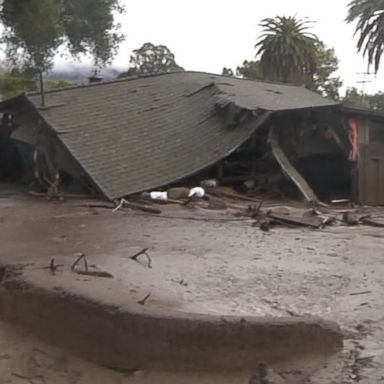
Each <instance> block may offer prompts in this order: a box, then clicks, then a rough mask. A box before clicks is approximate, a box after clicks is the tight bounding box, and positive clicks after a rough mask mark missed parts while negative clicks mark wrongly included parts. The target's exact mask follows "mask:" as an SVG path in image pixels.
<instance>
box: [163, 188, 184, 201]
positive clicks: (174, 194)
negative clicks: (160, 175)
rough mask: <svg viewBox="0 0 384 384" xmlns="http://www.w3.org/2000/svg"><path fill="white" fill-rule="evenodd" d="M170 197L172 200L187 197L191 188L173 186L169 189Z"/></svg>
mask: <svg viewBox="0 0 384 384" xmlns="http://www.w3.org/2000/svg"><path fill="white" fill-rule="evenodd" d="M167 192H168V198H169V199H172V200H178V199H185V198H187V197H188V195H189V188H185V187H173V188H169V189H168V191H167Z"/></svg>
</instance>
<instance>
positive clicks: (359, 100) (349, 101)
mask: <svg viewBox="0 0 384 384" xmlns="http://www.w3.org/2000/svg"><path fill="white" fill-rule="evenodd" d="M342 102H343V104H345V105H349V106H352V107H364V108H369V103H368V101H367V99H366V98H365V97H364V96H363V93H362V92H360V91H359V90H358V89H357V88H356V87H349V88H347V90H346V92H345V96H344V97H343V99H342Z"/></svg>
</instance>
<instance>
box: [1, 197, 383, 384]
mask: <svg viewBox="0 0 384 384" xmlns="http://www.w3.org/2000/svg"><path fill="white" fill-rule="evenodd" d="M87 203H89V202H85V201H71V202H47V201H45V200H41V199H36V198H35V199H32V198H27V197H23V196H22V195H20V196H16V197H15V196H4V197H2V198H0V242H1V262H2V263H4V262H9V263H12V264H15V263H16V264H23V265H25V267H26V268H27V269H28V270H29V271H30V273H31V274H32V275H34V278H36V279H39V280H41V281H42V282H44V281H46V282H47V284H48V285H49V284H52V283H54V284H56V285H58V286H62V287H64V288H71V289H72V290H73V289H75V290H76V291H77V292H79V293H83V294H91V293H92V294H93V295H95V294H97V292H98V290H103V294H104V295H105V294H106V292H107V294H108V295H110V297H111V299H113V300H116V299H120V300H130V301H138V300H140V299H142V298H143V297H145V296H146V295H147V294H148V293H150V294H151V295H150V297H149V299H148V301H147V302H146V305H149V306H160V307H166V308H172V309H173V310H179V311H188V312H198V313H215V314H234V315H243V314H248V315H265V314H269V315H275V316H287V315H290V316H301V315H303V314H312V315H319V316H322V317H324V318H326V319H330V320H335V321H337V322H338V323H339V324H340V325H341V327H342V329H343V331H344V333H345V337H346V341H345V345H346V348H345V351H344V354H343V359H342V361H341V363H340V364H339V365H337V369H336V368H334V367H333V368H332V369H328V370H327V368H326V367H325V369H324V373H323V376H324V377H323V378H320V376H321V374H317V376H316V377H313V378H312V382H314V383H332V382H334V383H339V382H340V383H341V382H345V383H353V382H362V383H382V382H384V347H383V345H384V330H383V318H384V311H383V309H384V299H383V297H382V292H383V286H384V277H383V276H384V264H383V258H384V252H383V250H384V231H383V229H380V228H372V227H363V226H359V227H345V226H335V227H327V228H325V229H323V230H310V229H288V228H281V227H280V228H275V229H272V230H271V231H270V232H268V233H265V232H262V231H261V230H259V229H258V228H255V227H252V225H251V224H252V221H250V220H244V219H242V218H238V217H235V216H232V215H230V214H229V213H228V212H227V213H224V212H212V211H205V210H203V209H201V208H198V209H192V208H180V207H175V206H170V207H169V206H167V207H164V208H163V214H162V215H159V216H154V215H149V214H144V213H138V212H133V211H131V210H120V211H118V212H112V211H111V210H110V209H105V208H94V207H92V208H88V207H86V206H85V205H86V204H87ZM93 203H96V202H95V201H94V202H93ZM142 248H149V250H148V254H149V255H150V257H151V261H152V268H148V266H147V259H146V257H145V256H144V257H143V256H140V257H139V259H138V261H133V260H131V259H130V258H129V257H130V256H132V255H133V254H135V253H136V252H137V251H139V250H141V249H142ZM78 252H83V253H85V254H86V255H87V258H88V262H89V263H90V264H94V265H96V266H97V267H98V268H99V269H100V270H104V271H107V272H109V273H111V274H113V275H114V277H115V278H114V279H111V280H108V282H106V281H104V280H105V279H101V278H95V277H88V276H85V277H79V276H78V275H76V274H71V273H69V272H66V271H67V270H69V266H70V265H71V263H73V261H74V260H75V259H76V256H75V254H76V253H78ZM52 257H54V258H55V261H56V263H59V264H64V267H62V268H61V270H63V269H64V271H63V272H60V270H59V271H58V272H57V274H56V275H54V276H53V275H51V274H50V272H49V270H48V269H44V268H45V267H47V266H48V265H49V261H50V260H51V258H52ZM101 280H103V282H101ZM117 285H118V289H116V287H117ZM117 296H118V297H117ZM20 332H22V331H19V330H17V331H16V330H13V329H11V328H9V326H8V325H7V326H5V325H2V326H0V349H1V353H0V373H1V375H0V378H1V377H2V378H3V379H0V382H4V383H25V382H27V383H28V382H30V383H35V384H37V383H39V384H40V383H53V382H58V383H97V382H106V380H107V377H108V380H110V381H108V382H112V383H113V382H116V383H120V382H121V383H125V382H127V383H130V382H133V383H136V382H138V383H139V382H140V383H141V382H142V383H144V382H153V380H155V381H156V380H157V381H158V382H169V383H170V382H172V381H171V380H172V379H171V377H170V376H169V375H168V376H167V375H166V376H165V377H164V375H165V374H160V373H158V374H157V376H155V377H153V376H151V375H149V376H150V377H149V376H146V375H145V374H141V375H142V376H140V374H139V375H138V376H132V375H128V376H127V374H121V373H112V372H110V371H107V370H105V369H102V368H99V367H96V366H94V365H92V364H88V363H86V362H83V361H80V360H77V359H75V358H73V357H70V356H66V355H64V352H60V351H57V350H54V349H52V347H48V346H45V347H44V348H45V349H44V348H43V351H45V352H46V353H45V352H44V353H40V352H36V351H39V350H41V349H42V347H39V346H38V344H39V342H38V341H36V340H34V341H30V338H29V336H28V337H24V336H22V335H20ZM10 338H11V339H12V338H14V340H16V341H14V342H10V341H9V340H10ZM31 340H32V339H31ZM36 344H37V346H36ZM15 345H16V346H18V347H15ZM314 348H316V346H314ZM46 349H48V350H47V351H46ZM39 356H40V357H39ZM41 356H43V357H44V356H45V357H44V358H43V357H41ZM31 359H32V360H31ZM39 359H43V362H42V363H40V362H39V361H40V360H39ZM44 359H48V363H45V362H44ZM50 359H51V360H52V359H53V362H52V363H50V362H49V361H50ZM57 359H58V361H59V363H58V362H57ZM30 361H32V362H34V363H33V364H35V368H31V367H30V366H29V365H28V364H32V363H30ZM33 364H32V365H33ZM36 364H37V365H36ZM44 364H48V365H49V364H51V365H52V364H59V366H60V367H62V368H60V369H61V370H62V371H63V370H64V373H60V374H59V376H58V377H60V380H61V381H60V380H59V379H53V378H51V377H50V376H49V375H50V374H52V373H49V372H51V371H52V369H53V368H52V366H51V368H52V369H51V368H49V367H45V368H44ZM60 364H62V365H60ZM53 366H54V367H56V365H53ZM28 367H29V368H28ZM63 367H64V368H63ZM56 368H57V367H56ZM56 368H54V369H53V372H55V370H57V369H59V368H57V369H56ZM28 369H29V371H28ZM60 369H59V371H60ZM39 370H40V371H42V372H40V371H39ZM72 371H73V372H72ZM39 372H40V373H39ZM44 372H45V373H44ZM60 372H61V371H60ZM60 375H61V376H60ZM147 375H148V374H147ZM180 375H182V374H180ZM246 377H247V375H246V374H245V373H237V374H233V375H232V376H231V375H228V374H226V375H225V380H224V378H221V379H220V380H219V377H216V376H213V375H211V376H209V377H208V376H206V375H205V377H204V378H203V377H199V378H196V375H192V376H191V375H187V374H184V376H178V377H173V379H174V380H175V382H178V383H181V382H185V383H190V382H191V383H192V382H196V383H197V382H199V383H203V382H205V381H204V380H207V381H206V382H207V383H208V382H212V383H214V382H223V383H225V382H228V383H229V382H232V383H246V382H247V379H246ZM1 380H3V381H1ZM97 380H99V381H97ZM161 380H163V381H161ZM191 380H192V381H191Z"/></svg>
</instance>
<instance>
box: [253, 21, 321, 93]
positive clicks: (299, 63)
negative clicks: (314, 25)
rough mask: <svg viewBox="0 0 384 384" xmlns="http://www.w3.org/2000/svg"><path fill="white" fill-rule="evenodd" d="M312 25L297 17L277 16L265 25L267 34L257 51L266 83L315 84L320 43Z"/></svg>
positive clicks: (264, 28) (258, 45)
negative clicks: (267, 81)
mask: <svg viewBox="0 0 384 384" xmlns="http://www.w3.org/2000/svg"><path fill="white" fill-rule="evenodd" d="M309 23H310V22H309V21H307V20H301V19H297V18H296V17H295V16H290V17H285V16H277V17H275V18H273V19H272V18H267V19H264V20H262V21H261V23H260V26H261V27H262V28H263V34H262V35H261V36H260V37H259V39H258V41H257V43H256V45H255V48H256V49H257V53H256V56H260V64H261V70H262V72H263V76H264V77H265V78H266V79H268V80H272V81H282V82H288V83H301V84H305V85H307V86H310V85H311V84H312V82H313V74H314V73H315V71H316V42H317V41H318V39H317V37H316V36H315V35H314V34H313V33H310V32H308V29H309Z"/></svg>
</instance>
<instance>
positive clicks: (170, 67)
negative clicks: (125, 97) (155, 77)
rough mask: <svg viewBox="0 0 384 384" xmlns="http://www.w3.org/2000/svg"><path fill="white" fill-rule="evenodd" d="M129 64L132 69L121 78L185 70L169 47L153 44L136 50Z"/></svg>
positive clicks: (121, 75)
mask: <svg viewBox="0 0 384 384" xmlns="http://www.w3.org/2000/svg"><path fill="white" fill-rule="evenodd" d="M129 62H130V64H131V67H130V68H129V69H128V71H127V72H123V73H120V75H119V76H118V77H119V78H121V77H127V76H137V75H145V74H151V73H165V72H174V71H183V70H184V69H183V68H182V67H180V66H179V65H178V64H177V63H176V60H175V55H174V54H173V53H172V52H171V51H170V49H169V48H168V47H166V46H165V45H154V44H152V43H145V44H144V45H143V46H142V47H140V48H139V49H135V50H134V51H133V53H132V55H131V58H130V60H129Z"/></svg>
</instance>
